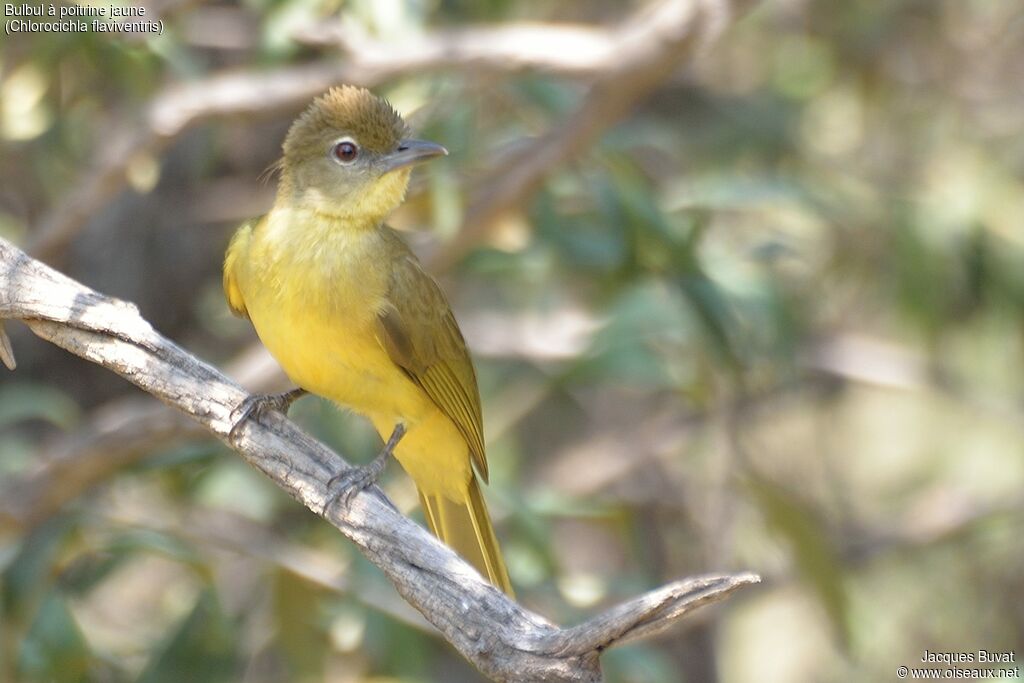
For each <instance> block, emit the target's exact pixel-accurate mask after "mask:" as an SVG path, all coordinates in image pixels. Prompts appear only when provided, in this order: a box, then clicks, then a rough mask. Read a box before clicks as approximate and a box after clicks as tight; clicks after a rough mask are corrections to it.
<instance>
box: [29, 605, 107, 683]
mask: <svg viewBox="0 0 1024 683" xmlns="http://www.w3.org/2000/svg"><path fill="white" fill-rule="evenodd" d="M19 655H20V656H19V662H18V668H19V670H20V672H21V673H22V674H23V676H24V678H25V679H26V680H32V681H48V682H52V683H65V682H70V681H86V680H88V677H87V673H88V669H89V659H90V654H89V648H88V646H87V645H86V642H85V639H84V638H83V636H82V633H81V631H80V630H79V628H78V624H77V623H76V622H75V619H74V617H73V616H72V615H71V612H70V611H69V610H68V608H67V605H66V604H65V603H64V599H63V597H62V596H61V595H60V593H58V592H56V591H52V592H51V593H50V594H49V595H48V596H47V597H46V599H44V600H43V603H42V605H41V606H40V608H39V612H38V613H37V614H36V618H35V620H34V621H33V622H32V627H31V628H30V629H29V632H28V634H27V635H26V637H25V640H24V642H23V643H22V646H21V652H20V653H19Z"/></svg>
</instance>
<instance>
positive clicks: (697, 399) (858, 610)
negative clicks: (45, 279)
mask: <svg viewBox="0 0 1024 683" xmlns="http://www.w3.org/2000/svg"><path fill="white" fill-rule="evenodd" d="M137 6H144V7H146V9H147V15H146V19H148V20H153V21H160V22H163V23H162V26H163V32H162V34H115V35H111V34H92V33H66V34H20V35H15V36H4V37H2V38H0V40H2V43H0V45H2V54H0V146H2V153H0V235H2V236H3V237H4V238H6V239H9V240H13V241H14V242H15V243H17V244H19V245H20V246H21V247H22V248H24V249H26V250H28V251H29V252H30V253H32V254H33V255H35V256H37V257H38V258H41V259H43V260H44V261H46V262H47V263H50V264H52V265H54V266H55V267H57V268H59V269H61V270H62V271H64V272H66V273H68V274H69V275H71V276H72V277H74V278H77V279H79V280H80V281H82V282H84V283H85V284H87V285H89V286H91V287H93V288H95V289H97V290H99V291H101V292H104V293H106V294H110V295H113V296H116V297H120V298H124V299H128V300H131V301H133V302H135V303H137V304H138V306H139V307H140V309H141V311H142V313H143V315H144V316H145V317H146V318H148V319H149V320H151V321H152V322H153V323H154V325H155V326H156V327H157V329H158V330H160V331H161V332H162V333H164V334H165V335H167V336H169V337H170V338H172V339H174V340H175V341H177V342H178V343H179V344H181V345H182V346H184V347H185V348H187V349H189V350H190V351H192V352H193V353H195V354H197V355H198V356H200V357H201V358H203V359H206V360H208V361H211V362H213V363H215V364H216V365H218V366H219V367H222V368H224V369H225V370H226V371H227V372H229V374H231V375H232V376H233V377H235V378H237V379H238V380H239V381H241V382H242V383H243V384H245V386H246V387H247V388H249V389H251V390H263V391H266V390H271V389H277V388H280V387H284V386H286V384H285V382H284V380H283V378H282V377H281V375H280V373H279V371H278V370H277V368H276V366H275V364H274V363H273V361H271V360H269V359H268V357H267V356H266V355H265V353H264V352H263V351H262V350H261V348H260V347H259V344H258V342H257V340H256V338H255V335H254V334H253V332H252V330H251V329H250V326H249V325H248V323H247V322H245V321H242V320H238V319H234V318H232V317H231V316H230V315H229V313H228V310H227V306H226V305H225V303H224V301H223V297H222V293H221V284H220V262H221V258H222V255H223V252H224V249H225V247H226V245H227V241H228V239H229V236H230V234H231V232H232V231H233V229H234V228H235V226H236V225H237V224H238V223H239V222H240V221H241V220H243V219H245V218H248V217H250V216H253V215H258V214H260V213H262V212H264V211H266V210H267V209H268V207H269V206H270V204H271V202H272V200H273V195H274V191H275V181H274V179H273V177H270V178H269V179H267V178H263V179H261V173H262V172H263V171H264V169H266V168H267V167H268V166H269V165H270V164H271V163H272V162H273V161H274V160H275V159H276V158H277V155H278V153H279V147H280V143H281V141H282V139H283V136H284V134H285V132H286V130H287V127H288V124H289V123H290V121H291V120H292V119H293V118H294V117H295V116H296V115H297V114H298V113H299V112H300V111H301V110H302V108H303V107H304V106H305V105H306V104H308V102H309V100H311V99H312V97H313V96H315V95H316V94H319V93H320V92H322V91H323V90H325V89H326V88H327V87H328V86H330V85H332V84H334V83H339V82H355V83H360V84H365V85H368V86H371V87H373V88H374V89H375V90H376V91H377V92H378V93H380V94H383V95H385V96H387V97H389V98H390V99H391V100H392V102H393V103H394V104H395V106H396V107H397V108H398V109H399V110H400V111H402V112H403V113H405V114H406V115H407V118H408V119H409V120H410V121H411V122H412V124H413V126H414V128H415V129H416V130H418V132H419V134H420V135H421V136H422V137H426V138H428V139H432V140H436V141H438V142H441V143H443V144H444V145H446V146H447V147H448V149H449V150H450V152H451V155H450V156H449V157H448V158H446V159H444V160H441V161H437V162H434V163H432V164H430V165H427V166H425V167H422V168H421V169H419V170H417V171H416V173H415V174H414V175H415V177H414V182H413V187H412V190H411V193H410V200H409V201H408V203H407V204H406V205H405V206H404V207H403V208H402V209H400V210H399V211H398V212H397V213H396V215H395V216H394V217H393V221H392V222H393V224H394V225H395V226H396V227H398V228H400V229H403V230H407V231H408V233H407V236H408V239H409V240H410V242H411V243H412V244H413V245H414V247H415V248H416V250H417V252H418V253H419V254H420V255H421V256H422V258H423V259H424V261H425V262H426V263H427V264H428V267H429V269H430V270H431V271H432V272H434V273H435V274H437V275H438V277H439V278H440V279H441V281H442V284H443V286H444V287H445V289H446V291H447V292H448V294H449V296H450V298H451V300H452V303H453V306H454V308H455V311H456V315H457V317H458V319H459V320H460V322H461V324H462V328H463V330H464V332H465V334H466V337H467V339H468V341H469V344H470V347H471V350H472V352H473V355H474V358H475V361H476V365H477V370H478V374H479V380H480V385H481V392H482V395H483V403H484V417H485V423H486V427H487V441H488V446H489V459H490V463H491V485H490V486H489V487H488V489H487V491H486V496H487V498H488V500H489V502H490V506H491V510H492V515H493V516H494V517H495V521H496V525H497V529H498V535H499V537H500V538H501V539H502V543H503V547H504V551H505V553H506V556H507V560H508V565H509V569H510V571H511V575H512V579H513V582H514V583H515V584H516V586H517V588H518V592H519V598H520V600H521V601H522V602H523V603H524V604H525V605H527V606H528V607H530V608H532V609H535V610H537V611H539V612H541V613H542V614H544V615H546V616H547V617H549V618H551V619H553V620H555V621H558V622H560V623H565V624H572V623H577V622H579V621H580V620H582V619H583V618H585V617H586V616H587V615H591V614H594V613H596V612H598V611H599V610H601V609H603V608H605V607H607V606H609V605H611V604H614V603H615V602H617V601H619V600H622V599H625V598H627V597H630V596H632V595H634V594H636V593H638V592H640V591H643V590H646V589H649V588H653V587H655V586H657V585H660V584H662V583H664V582H666V581H669V580H671V579H673V578H677V577H680V576H686V575H692V574H698V573H704V572H719V571H738V570H752V571H756V572H759V573H761V574H762V575H763V576H764V578H765V581H764V583H763V584H762V585H761V586H759V587H755V588H749V589H746V590H745V591H742V592H741V593H740V594H738V595H737V596H735V597H734V598H732V599H730V600H729V601H728V602H726V603H724V604H722V605H719V606H716V607H712V608H709V609H707V610H705V611H703V612H700V613H698V614H697V615H695V616H694V617H692V618H690V619H688V620H684V622H683V625H682V626H681V627H680V628H677V629H676V630H674V631H671V632H670V633H668V634H666V635H664V636H662V637H661V638H659V639H657V640H654V641H647V642H642V643H638V644H634V645H630V646H626V647H622V648H618V649H614V650H612V651H610V652H608V653H606V654H605V655H604V666H605V671H606V675H607V680H608V681H612V682H619V683H655V682H670V681H689V682H704V681H723V682H726V683H744V682H747V681H765V682H769V683H771V682H780V683H781V682H785V683H789V682H796V683H799V682H804V681H807V682H817V681H826V682H827V681H879V680H895V669H896V667H897V666H898V665H901V664H906V665H913V664H914V663H915V662H918V661H919V660H920V658H921V656H922V654H923V653H924V650H926V649H927V650H931V651H972V650H977V649H979V648H984V649H987V650H1002V651H1006V650H1015V651H1016V654H1017V659H1018V660H1019V659H1020V658H1021V657H1022V656H1024V600H1022V599H1021V596H1022V595H1024V545H1022V543H1021V538H1022V532H1024V494H1022V491H1024V438H1022V437H1024V414H1022V413H1024V354H1022V351H1024V134H1022V133H1024V66H1022V65H1024V6H1022V5H1021V4H1020V3H1016V2H1006V1H1000V0H890V1H889V2H874V1H872V0H850V1H848V2H843V3H836V2H829V1H827V0H780V1H777V2H763V3H760V4H757V3H735V4H734V3H729V2H724V1H723V2H718V1H712V0H700V1H694V2H686V1H679V0H671V1H669V2H657V3H655V4H654V5H651V6H648V5H647V4H646V3H642V2H617V1H613V0H598V1H594V0H588V1H583V0H561V1H558V2H556V1H555V0H485V1H481V2H467V1H465V0H380V1H371V0H248V1H246V2H242V3H238V4H235V3H215V2H210V3H201V2H187V1H183V0H145V2H144V3H143V4H142V5H137ZM8 19H10V17H5V21H6V20H8ZM8 329H9V331H10V333H11V335H12V340H13V345H14V350H15V353H16V356H17V358H18V361H19V367H18V369H17V371H16V372H13V373H9V372H6V371H5V372H4V373H3V374H2V375H0V680H4V681H52V682H56V683H63V682H65V681H103V682H121V681H141V682H144V683H153V682H162V681H186V680H187V681H200V682H204V681H210V682H219V681H245V682H252V683H262V682H264V681H266V682H272V681H285V680H287V681H303V682H305V681H331V682H339V683H341V682H349V681H352V682H355V681H377V682H382V681H392V682H397V681H407V682H412V681H454V682H462V681H480V680H482V677H481V676H480V675H479V674H478V673H476V672H475V670H474V669H472V667H471V666H470V665H468V664H466V663H465V662H464V661H463V660H462V659H461V658H460V657H459V656H458V655H457V654H456V653H455V652H454V651H453V650H452V649H451V648H449V647H447V646H446V645H445V644H444V643H443V641H442V640H440V639H439V638H438V637H437V636H435V635H434V634H433V633H432V632H431V629H430V628H429V627H427V626H425V624H424V622H423V621H422V620H421V619H420V618H419V617H418V615H416V614H415V613H413V612H412V610H411V609H410V608H408V607H407V606H406V605H405V604H404V603H403V602H402V601H401V600H400V599H399V597H398V596H397V594H396V593H395V592H394V590H393V589H392V588H391V586H390V585H389V584H388V583H387V582H386V581H385V580H384V579H383V577H382V576H381V574H380V573H379V572H378V571H377V570H376V568H374V567H373V566H372V565H370V564H368V563H367V562H366V561H365V560H363V559H362V558H361V557H360V556H359V555H358V553H357V552H356V551H355V550H354V549H353V548H352V547H351V546H350V545H349V544H348V543H347V542H346V541H345V540H344V539H343V538H342V537H341V536H340V535H339V534H338V533H336V532H335V530H334V529H333V528H331V527H330V526H329V525H327V524H326V523H325V522H323V521H322V520H320V519H319V518H318V517H316V516H315V515H314V514H312V513H310V512H309V511H307V510H306V509H305V508H302V507H301V506H300V505H298V504H297V503H295V502H294V501H292V500H291V499H290V498H288V497H286V496H285V495H284V494H283V493H281V492H280V491H279V490H277V489H276V488H275V487H274V486H273V485H272V484H271V483H270V482H269V481H267V480H266V479H264V478H263V477H262V476H261V475H260V474H258V473H257V472H255V471H253V470H252V469H250V468H249V467H248V466H247V465H246V464H245V463H244V462H243V461H242V460H241V459H239V458H238V457H236V456H235V455H233V454H232V453H231V452H230V451H229V450H228V449H227V448H226V447H225V446H223V445H222V444H220V443H219V442H216V441H214V440H213V439H211V438H209V437H208V436H207V435H206V434H204V433H202V432H201V431H199V430H198V429H197V428H196V427H195V426H193V425H191V424H189V423H188V422H186V421H184V420H183V419H180V418H179V417H178V416H177V415H175V414H174V413H173V412H172V411H171V410H169V409H166V408H164V407H163V406H162V405H160V404H159V403H157V402H156V401H155V400H153V399H151V398H150V397H148V396H146V395H144V394H142V393H141V392H139V391H138V390H136V389H134V388H133V387H132V386H130V385H129V384H127V383H126V382H124V381H123V380H121V379H119V378H117V377H115V376H113V375H111V374H110V373H108V372H106V371H103V370H101V369H99V368H97V367H95V366H92V365H90V364H88V363H86V362H84V361H81V360H79V359H77V358H74V357H71V356H69V355H67V354H65V353H64V352H62V351H60V350H58V349H56V348H55V347H52V346H49V345H47V344H45V343H43V342H41V341H40V340H37V339H35V338H34V337H33V336H32V335H31V334H29V333H28V332H27V330H26V329H25V328H24V327H23V326H21V325H16V324H10V325H8ZM292 417H293V418H294V419H295V420H296V421H298V422H299V423H301V424H302V425H303V426H304V427H305V428H307V429H308V430H310V431H311V432H312V433H314V434H315V435H316V436H317V437H319V438H321V439H323V440H324V441H325V442H327V443H328V444H330V445H331V446H332V447H334V448H336V449H337V450H339V451H340V452H341V453H344V454H345V455H346V456H347V457H350V458H352V459H354V460H358V461H366V460H368V459H369V458H370V457H371V456H372V455H373V454H374V453H376V451H377V449H378V448H379V442H378V439H377V437H376V435H375V434H373V433H372V432H371V430H370V429H369V427H368V425H367V424H366V423H365V422H364V421H363V420H362V419H360V418H358V417H356V416H352V415H347V414H343V413H341V412H340V411H338V410H337V409H335V408H334V407H332V406H331V405H329V404H327V403H326V402H323V401H321V400H319V399H316V398H306V399H303V400H302V401H300V402H299V403H298V404H296V406H295V407H294V409H293V411H292ZM384 487H385V489H386V490H387V492H388V493H389V495H390V496H391V497H392V498H393V500H394V501H395V502H396V504H397V505H398V506H399V507H401V508H402V509H403V510H405V511H407V512H408V513H409V514H411V515H413V516H417V518H419V517H418V516H419V514H420V513H419V511H418V509H417V506H416V502H417V501H416V495H415V492H414V489H413V486H412V484H411V482H410V481H409V479H408V478H407V477H405V475H404V473H402V472H401V469H400V468H399V467H398V466H392V467H391V468H390V470H389V473H388V476H387V478H386V480H385V481H384Z"/></svg>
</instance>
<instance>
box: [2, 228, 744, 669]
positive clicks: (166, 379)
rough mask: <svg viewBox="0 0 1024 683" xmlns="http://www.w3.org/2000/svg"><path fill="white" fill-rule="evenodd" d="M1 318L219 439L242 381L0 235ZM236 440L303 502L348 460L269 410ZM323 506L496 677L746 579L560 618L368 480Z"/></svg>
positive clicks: (673, 587)
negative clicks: (492, 575) (458, 550)
mask: <svg viewBox="0 0 1024 683" xmlns="http://www.w3.org/2000/svg"><path fill="white" fill-rule="evenodd" d="M0 318H2V319H18V320H22V321H24V322H25V323H26V324H27V325H28V326H29V327H30V328H31V329H32V331H33V332H35V333H36V334H37V335H38V336H40V337H42V338H43V339H46V340H48V341H51V342H53V343H54V344H56V345H58V346H60V347H62V348H64V349H66V350H68V351H70V352H71V353H74V354H75V355H78V356H81V357H82V358H85V359H87V360H89V361H92V362H94V363H97V364H99V365H102V366H104V367H106V368H107V369H109V370H112V371H113V372H115V373H117V374H119V375H120V376H122V377H124V378H125V379H127V380H129V381H130V382H132V383H133V384H135V385H137V386H138V387H140V388H141V389H143V390H144V391H146V392H148V393H150V394H152V395H154V396H156V397H157V398H159V399H160V400H162V401H164V402H165V403H167V404H169V405H171V406H173V407H175V408H177V409H178V410H179V411H181V412H182V413H184V414H186V415H187V416H189V417H190V418H191V419H192V420H193V421H195V422H197V423H198V424H200V425H201V426H202V427H203V428H205V429H206V430H208V431H210V432H212V433H213V434H214V435H216V436H217V437H218V438H220V439H221V440H222V441H225V442H227V440H228V432H229V431H230V429H231V413H232V410H233V409H234V408H235V407H236V406H237V405H238V404H239V403H240V402H241V401H242V400H243V399H244V398H245V392H244V391H242V389H241V388H239V387H238V386H237V385H236V384H234V383H233V382H231V381H230V380H228V379H227V378H226V377H224V376H223V375H222V374H221V373H219V372H218V371H217V370H215V369H214V368H212V367H211V366H209V365H207V364H205V363H203V362H201V361H199V360H198V359H196V358H195V357H193V356H191V355H189V354H188V353H186V352H185V351H184V350H182V349H181V348H179V347H178V346H177V345H175V344H174V343H172V342H170V341H169V340H167V339H165V338H163V337H162V336H160V335H159V334H157V333H156V331H154V330H153V328H152V326H150V324H149V323H147V322H146V321H145V320H143V319H142V317H141V316H139V314H138V311H137V310H136V309H135V307H134V306H132V305H131V304H128V303H125V302H121V301H117V300H114V299H110V298H108V297H105V296H102V295H100V294H97V293H96V292H94V291H92V290H90V289H88V288H86V287H84V286H83V285H81V284H79V283H77V282H75V281H73V280H71V279H69V278H67V277H65V276H63V275H61V274H60V273H58V272H56V271H54V270H53V269H51V268H48V267H47V266H45V265H43V264H42V263H40V262H38V261H35V260H33V259H31V258H30V257H28V256H27V255H26V254H25V253H23V252H21V251H20V250H18V249H17V248H16V247H14V245H12V244H10V243H9V242H6V241H4V240H0ZM233 447H234V448H235V450H237V451H238V453H239V454H240V455H241V456H242V457H243V458H244V459H245V460H246V461H247V462H249V463H250V464H251V465H252V466H254V467H256V468H257V469H259V470H260V471H262V472H263V473H264V474H266V475H267V476H268V477H270V478H271V479H272V480H273V481H274V483H275V484H277V485H278V486H279V487H281V488H282V489H283V490H285V491H286V492H288V493H289V494H290V495H291V496H292V497H294V498H295V499H296V500H298V501H300V502H301V503H303V504H304V505H305V506H306V507H308V508H310V509H311V510H314V511H319V510H322V509H323V507H324V504H325V501H326V500H327V499H328V491H327V485H326V482H327V481H328V480H329V479H330V478H331V477H332V476H334V475H335V474H337V473H338V471H339V470H341V469H343V468H344V467H347V466H348V465H347V463H344V462H339V460H340V458H339V457H338V455H337V454H335V453H333V452H332V451H330V450H329V449H328V448H326V447H325V446H323V445H322V444H320V443H319V442H318V441H316V440H314V439H312V438H311V437H309V436H308V435H307V434H305V433H304V432H302V431H301V430H299V429H298V428H297V427H296V426H295V425H294V424H293V423H291V422H290V421H288V420H287V419H286V418H284V417H282V416H280V415H272V416H268V417H267V418H266V420H265V423H264V422H259V423H256V422H253V421H247V422H246V423H245V424H244V425H243V427H242V428H241V430H240V433H239V435H238V440H237V442H236V443H235V444H234V445H233ZM325 518H326V519H327V520H328V521H329V522H330V523H331V524H333V525H334V526H335V527H337V528H338V529H339V530H340V531H341V532H342V533H343V534H344V535H345V536H346V537H347V538H348V539H349V540H351V541H352V542H353V543H355V544H356V545H357V546H358V547H359V549H360V550H361V552H362V553H363V554H364V555H365V556H366V557H367V558H368V559H369V560H370V561H371V562H373V563H374V564H376V565H377V566H378V567H379V568H380V569H381V571H383V572H384V574H385V575H386V576H387V577H388V579H389V580H390V581H391V582H392V583H393V584H394V585H395V587H396V589H397V590H398V592H399V593H400V594H401V595H402V597H403V598H405V600H406V601H407V602H409V603H410V604H411V605H412V606H413V607H415V608H416V609H417V610H419V611H420V612H421V613H422V614H423V616H424V617H426V618H427V620H428V621H429V622H430V623H432V624H433V625H434V626H435V627H437V629H438V630H439V631H440V632H441V633H442V634H443V635H444V637H445V638H446V639H447V640H448V642H450V643H451V644H452V645H453V646H454V647H455V648H456V649H458V651H459V652H460V653H462V655H463V656H465V657H466V658H467V659H469V660H470V661H471V662H473V664H475V665H476V666H477V667H478V668H479V669H480V670H481V671H483V672H484V673H485V674H487V675H488V676H490V677H491V678H493V679H495V680H498V681H513V680H546V681H599V680H601V672H600V662H599V656H600V653H601V652H602V651H603V650H604V649H605V648H608V647H610V646H613V645H616V644H618V643H620V642H624V641H626V640H630V639H634V638H641V637H646V636H649V635H652V634H654V633H657V632H659V631H662V630H664V629H666V628H668V627H669V626H671V625H672V624H673V623H675V622H676V621H678V620H679V619H680V618H681V617H683V616H684V615H686V614H687V613H689V612H690V611H692V610H693V609H696V608H697V607H700V606H702V605H705V604H708V603H710V602H715V601H717V600H721V599H723V598H725V597H726V596H728V595H730V594H731V593H733V592H735V591H736V590H738V589H739V588H741V587H743V586H747V585H750V584H753V583H757V582H758V581H759V580H760V579H759V577H757V576H756V575H754V574H748V573H745V574H735V575H712V576H703V577H696V578H690V579H684V580H681V581H676V582H673V583H671V584H669V585H667V586H664V587H662V588H659V589H657V590H655V591H652V592H650V593H647V594H645V595H642V596H640V597H638V598H635V599H633V600H630V601H628V602H626V603H623V604H622V605H619V606H618V607H616V608H613V609H612V610H609V611H608V612H605V613H604V614H601V615H599V616H597V617H595V618H593V619H591V620H590V621H588V622H585V623H584V624H581V625H580V626H576V627H573V628H569V629H562V628H559V627H557V626H555V625H553V624H551V623H550V622H548V621H547V620H546V619H544V618H543V617H541V616H540V615H537V614H535V613H533V612H530V611H528V610H526V609H524V608H523V607H521V606H520V605H518V604H517V603H515V602H513V601H511V600H509V598H508V597H506V596H505V595H504V594H503V593H501V592H500V591H498V590H497V589H496V588H494V587H493V586H491V585H490V584H488V583H486V582H485V581H484V580H483V579H482V578H481V577H480V575H479V574H478V573H477V572H476V571H475V570H474V569H472V568H471V567H470V566H469V565H468V564H466V562H464V561H463V560H462V559H460V558H459V557H458V556H457V555H456V554H455V553H453V552H452V551H451V550H450V549H448V548H447V547H446V546H444V545H442V544H441V543H440V542H439V541H438V540H437V539H435V538H433V537H432V536H430V535H429V534H428V533H427V532H426V531H425V530H424V529H422V528H421V527H419V526H417V525H416V524H414V523H413V522H411V521H410V520H408V519H406V518H405V517H403V516H402V515H401V514H400V513H399V512H398V511H397V510H396V509H395V508H394V506H393V505H391V503H390V502H389V501H388V500H387V499H386V498H385V497H384V496H383V494H382V493H381V492H380V490H379V489H377V488H376V487H373V488H371V489H369V490H367V491H363V492H361V493H360V494H358V495H357V496H356V497H355V499H354V500H353V502H352V504H351V506H348V507H345V506H341V505H334V506H333V507H332V508H331V509H330V510H328V511H326V513H325Z"/></svg>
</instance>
